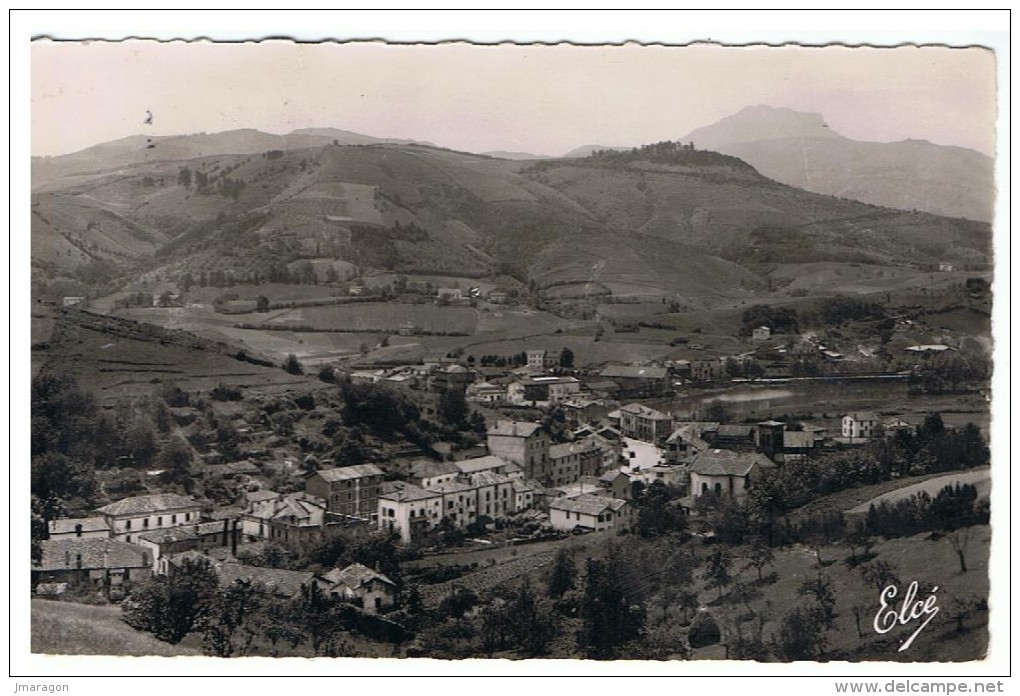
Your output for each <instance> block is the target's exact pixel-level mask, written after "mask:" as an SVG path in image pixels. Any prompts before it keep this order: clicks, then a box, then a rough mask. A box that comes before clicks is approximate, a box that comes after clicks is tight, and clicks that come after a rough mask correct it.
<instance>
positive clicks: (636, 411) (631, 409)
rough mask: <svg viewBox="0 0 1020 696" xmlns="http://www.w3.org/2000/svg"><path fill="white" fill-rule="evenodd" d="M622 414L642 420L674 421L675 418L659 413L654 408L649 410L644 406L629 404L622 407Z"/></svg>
mask: <svg viewBox="0 0 1020 696" xmlns="http://www.w3.org/2000/svg"><path fill="white" fill-rule="evenodd" d="M620 413H629V414H632V415H635V416H640V417H642V418H650V419H652V420H672V419H673V417H672V416H669V415H666V414H665V413H663V412H662V411H657V410H655V409H654V408H649V407H648V406H645V405H644V404H638V403H633V404H627V405H626V406H621V407H620Z"/></svg>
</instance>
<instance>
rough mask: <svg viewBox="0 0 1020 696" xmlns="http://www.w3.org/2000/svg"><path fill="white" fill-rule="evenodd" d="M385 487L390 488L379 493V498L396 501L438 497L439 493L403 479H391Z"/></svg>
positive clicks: (403, 501)
mask: <svg viewBox="0 0 1020 696" xmlns="http://www.w3.org/2000/svg"><path fill="white" fill-rule="evenodd" d="M387 488H390V490H388V491H385V490H384V492H383V493H380V494H379V498H380V500H392V501H393V502H396V503H405V502H412V501H415V500H427V499H429V498H438V497H439V493H437V492H435V491H429V490H425V489H424V488H422V487H421V486H415V485H414V484H413V483H407V482H404V481H391V482H390V483H389V485H388V486H387Z"/></svg>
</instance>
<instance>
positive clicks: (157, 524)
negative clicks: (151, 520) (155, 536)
mask: <svg viewBox="0 0 1020 696" xmlns="http://www.w3.org/2000/svg"><path fill="white" fill-rule="evenodd" d="M156 526H157V527H162V526H163V516H162V515H160V516H159V517H157V518H156Z"/></svg>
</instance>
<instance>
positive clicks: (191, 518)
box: [97, 493, 202, 542]
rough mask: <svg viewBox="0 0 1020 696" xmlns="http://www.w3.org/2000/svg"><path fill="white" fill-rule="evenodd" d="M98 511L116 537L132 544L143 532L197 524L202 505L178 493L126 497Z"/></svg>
mask: <svg viewBox="0 0 1020 696" xmlns="http://www.w3.org/2000/svg"><path fill="white" fill-rule="evenodd" d="M97 512H98V513H99V514H100V515H102V516H103V518H104V519H105V520H106V523H107V525H108V526H109V528H110V531H111V534H112V536H113V538H115V539H119V540H121V541H127V542H131V541H132V540H134V539H137V538H138V535H139V534H141V533H144V532H148V531H152V530H155V529H161V528H163V527H177V526H180V525H187V524H195V523H196V522H198V521H199V518H200V515H201V512H202V506H201V505H199V504H198V503H197V502H195V500H193V499H192V498H190V497H185V496H183V495H177V494H176V493H155V494H152V495H139V496H133V497H131V498H123V499H121V500H118V501H117V502H115V503H110V504H109V505H105V506H103V507H101V508H99V510H97Z"/></svg>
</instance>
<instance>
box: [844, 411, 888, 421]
mask: <svg viewBox="0 0 1020 696" xmlns="http://www.w3.org/2000/svg"><path fill="white" fill-rule="evenodd" d="M843 417H844V418H852V419H853V420H855V421H877V420H879V417H878V414H877V413H875V412H874V411H851V412H850V413H848V414H846V415H845V416H843Z"/></svg>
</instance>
